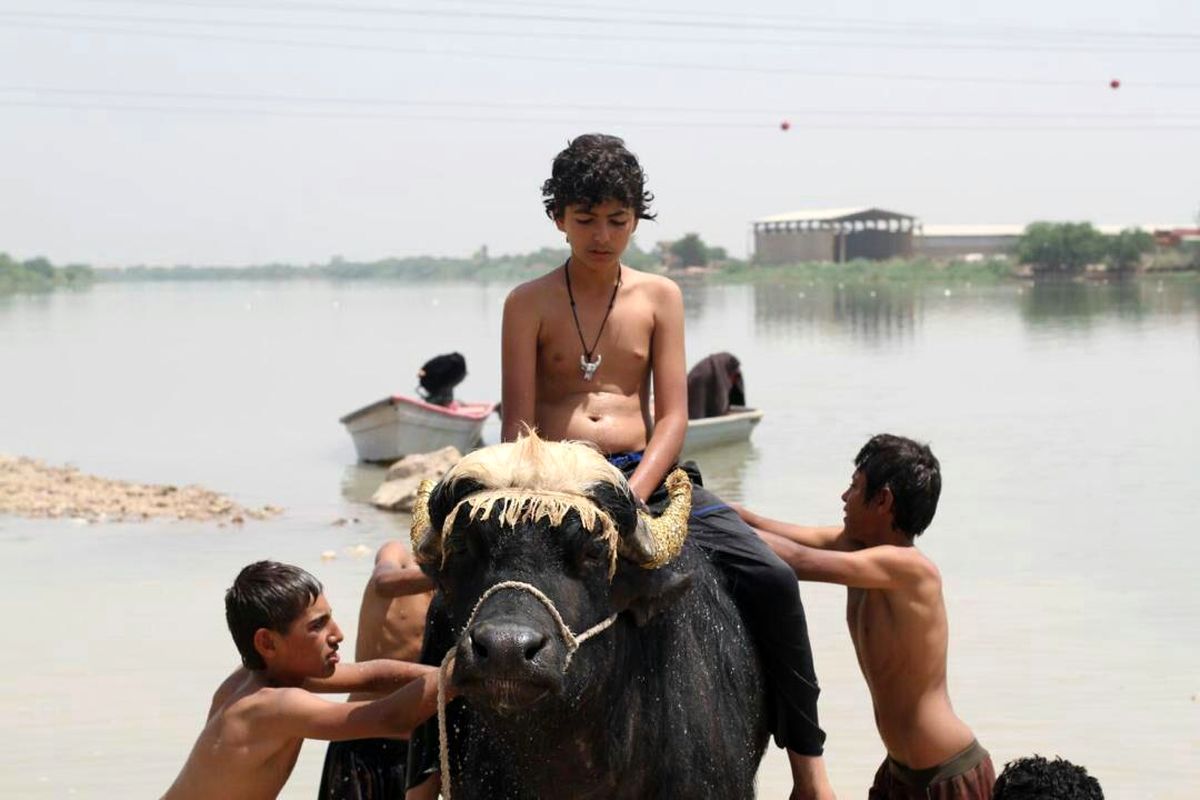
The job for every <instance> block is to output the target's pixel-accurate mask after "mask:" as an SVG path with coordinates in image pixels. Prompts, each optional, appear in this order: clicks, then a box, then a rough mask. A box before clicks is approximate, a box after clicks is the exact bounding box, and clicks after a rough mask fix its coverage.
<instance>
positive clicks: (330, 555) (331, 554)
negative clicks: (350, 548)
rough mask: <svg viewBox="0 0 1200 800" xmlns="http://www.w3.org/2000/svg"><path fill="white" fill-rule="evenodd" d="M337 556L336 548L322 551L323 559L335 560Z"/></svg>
mask: <svg viewBox="0 0 1200 800" xmlns="http://www.w3.org/2000/svg"><path fill="white" fill-rule="evenodd" d="M335 558H337V552H336V551H334V550H325V551H323V552H322V553H321V560H322V561H333V560H334V559H335Z"/></svg>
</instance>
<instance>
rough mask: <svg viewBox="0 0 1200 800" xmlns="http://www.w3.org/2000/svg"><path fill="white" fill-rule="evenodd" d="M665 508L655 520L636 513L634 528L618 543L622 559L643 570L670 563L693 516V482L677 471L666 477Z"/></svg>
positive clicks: (681, 544) (676, 553)
mask: <svg viewBox="0 0 1200 800" xmlns="http://www.w3.org/2000/svg"><path fill="white" fill-rule="evenodd" d="M666 485H667V497H668V498H669V499H668V501H667V507H666V508H665V509H663V512H662V513H661V514H659V515H658V516H657V517H652V516H650V515H649V514H647V513H645V512H644V511H639V512H638V521H637V527H636V528H635V529H634V530H633V531H632V532H630V533H629V535H628V536H625V537H624V538H623V539H622V540H621V549H622V555H624V556H625V557H626V558H629V559H630V560H632V561H634V562H635V563H637V564H638V565H640V566H641V567H644V568H645V569H658V568H659V567H661V566H663V565H665V564H669V563H671V562H672V561H673V560H675V557H676V556H678V555H679V551H680V550H682V549H683V541H684V539H686V538H687V523H688V516H689V515H690V514H691V513H692V482H691V480H690V479H689V478H688V476H687V473H686V472H684V471H683V470H681V469H676V470H675V471H673V472H672V473H671V474H670V475H668V476H667V480H666Z"/></svg>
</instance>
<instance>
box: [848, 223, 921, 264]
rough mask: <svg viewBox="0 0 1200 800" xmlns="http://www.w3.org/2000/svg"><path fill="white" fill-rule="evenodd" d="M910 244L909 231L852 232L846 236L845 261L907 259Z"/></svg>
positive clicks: (910, 248)
mask: <svg viewBox="0 0 1200 800" xmlns="http://www.w3.org/2000/svg"><path fill="white" fill-rule="evenodd" d="M912 242H913V237H912V232H911V231H875V230H865V231H854V232H853V233H849V234H847V235H846V253H845V260H846V261H853V260H854V259H856V258H866V259H870V260H872V261H885V260H887V259H889V258H907V257H908V256H911V255H912V250H913V246H912Z"/></svg>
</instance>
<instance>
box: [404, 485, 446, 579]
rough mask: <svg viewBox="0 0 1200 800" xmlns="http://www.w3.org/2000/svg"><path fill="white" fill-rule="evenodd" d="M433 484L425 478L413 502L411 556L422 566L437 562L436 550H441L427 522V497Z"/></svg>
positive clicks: (439, 541) (439, 539)
mask: <svg viewBox="0 0 1200 800" xmlns="http://www.w3.org/2000/svg"><path fill="white" fill-rule="evenodd" d="M434 486H435V482H434V481H432V480H430V479H429V478H426V479H425V480H423V481H421V484H420V485H419V486H418V487H417V497H416V500H414V501H413V509H412V529H411V531H410V532H409V535H410V536H411V537H412V551H413V556H414V557H415V558H416V559H417V561H418V562H420V563H422V564H427V563H435V562H437V561H438V550H440V549H441V537H440V536H436V535H434V530H433V525H432V523H431V522H430V520H429V495H430V494H431V493H432V492H433V487H434Z"/></svg>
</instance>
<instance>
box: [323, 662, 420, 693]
mask: <svg viewBox="0 0 1200 800" xmlns="http://www.w3.org/2000/svg"><path fill="white" fill-rule="evenodd" d="M431 672H432V673H436V672H437V668H436V667H430V666H428V665H425V664H414V663H412V662H410V661H399V660H397V659H394V658H375V659H371V660H370V661H358V662H353V663H350V664H338V665H337V666H336V667H335V668H334V670H333V674H332V675H330V676H329V677H328V678H306V679H305V681H304V683H302V684H301V687H302V688H304V689H306V690H307V691H310V692H317V693H318V694H341V693H343V692H390V691H393V690H395V689H398V688H400V687H401V686H404V685H405V684H407V683H409V682H410V681H415V680H416V679H418V678H420V677H423V676H424V675H427V674H429V673H431Z"/></svg>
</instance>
